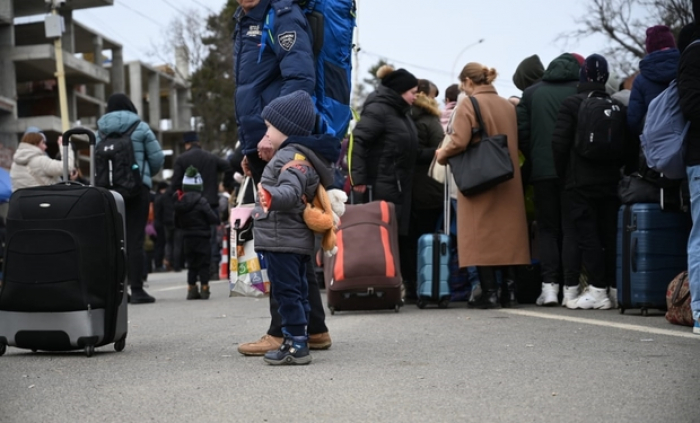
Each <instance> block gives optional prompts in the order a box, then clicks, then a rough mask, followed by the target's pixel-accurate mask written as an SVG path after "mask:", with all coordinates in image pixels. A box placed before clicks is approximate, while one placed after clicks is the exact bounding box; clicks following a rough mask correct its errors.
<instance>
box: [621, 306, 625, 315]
mask: <svg viewBox="0 0 700 423" xmlns="http://www.w3.org/2000/svg"><path fill="white" fill-rule="evenodd" d="M620 314H625V308H624V307H622V306H620Z"/></svg>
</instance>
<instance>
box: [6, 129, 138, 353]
mask: <svg viewBox="0 0 700 423" xmlns="http://www.w3.org/2000/svg"><path fill="white" fill-rule="evenodd" d="M78 134H80V135H87V136H88V137H89V141H90V184H91V185H94V175H95V169H94V165H95V160H94V157H95V135H94V134H93V133H92V132H91V131H89V130H87V129H82V128H75V129H72V130H70V131H67V132H66V133H65V134H63V157H64V159H65V158H67V157H68V142H69V140H70V137H71V136H73V135H78ZM63 174H64V181H68V162H67V160H64V172H63ZM124 228H125V223H124V200H123V198H122V196H121V195H120V194H118V193H116V192H113V191H109V190H107V189H104V188H99V187H95V186H84V185H81V184H76V183H71V182H62V183H59V184H56V185H52V186H39V187H32V188H26V189H21V190H17V191H16V192H14V193H13V194H12V197H11V198H10V208H9V212H8V216H7V245H6V248H5V269H4V270H5V271H4V278H3V281H2V285H1V286H0V355H2V354H3V353H5V350H6V348H7V346H8V345H9V346H14V347H18V348H26V349H31V350H33V351H37V350H44V351H69V350H77V349H84V350H85V353H86V355H87V356H88V357H90V356H92V354H93V353H94V350H95V347H99V346H102V345H106V344H111V343H114V349H115V350H117V351H121V350H122V349H124V346H125V345H126V334H127V294H126V290H125V284H126V240H125V230H124Z"/></svg>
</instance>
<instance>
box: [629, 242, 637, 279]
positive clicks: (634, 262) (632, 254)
mask: <svg viewBox="0 0 700 423" xmlns="http://www.w3.org/2000/svg"><path fill="white" fill-rule="evenodd" d="M637 241H638V239H637V238H634V240H633V241H632V248H630V262H631V264H632V271H633V272H634V273H637V244H638V242H637Z"/></svg>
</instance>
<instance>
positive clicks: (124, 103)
mask: <svg viewBox="0 0 700 423" xmlns="http://www.w3.org/2000/svg"><path fill="white" fill-rule="evenodd" d="M118 110H126V111H129V112H132V113H137V111H136V106H134V103H132V102H131V100H129V97H127V96H126V94H121V93H116V94H112V95H111V96H109V99H108V100H107V113H111V112H116V111H118Z"/></svg>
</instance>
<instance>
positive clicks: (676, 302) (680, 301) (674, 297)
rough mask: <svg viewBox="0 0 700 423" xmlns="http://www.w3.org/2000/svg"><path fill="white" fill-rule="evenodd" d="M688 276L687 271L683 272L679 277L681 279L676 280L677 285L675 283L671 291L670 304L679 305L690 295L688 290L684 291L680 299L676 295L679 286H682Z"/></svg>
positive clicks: (678, 291)
mask: <svg viewBox="0 0 700 423" xmlns="http://www.w3.org/2000/svg"><path fill="white" fill-rule="evenodd" d="M687 278H688V272H683V276H682V277H681V280H679V281H678V285H676V289H675V290H674V291H673V296H672V297H671V304H672V305H673V306H675V307H680V306H681V305H682V304H683V303H684V302H685V301H686V300H687V299H688V297H690V290H689V291H688V292H686V293H685V295H684V296H683V298H681V299H680V300H679V299H678V296H679V295H680V293H681V288H682V287H683V282H685V280H686V279H687Z"/></svg>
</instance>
